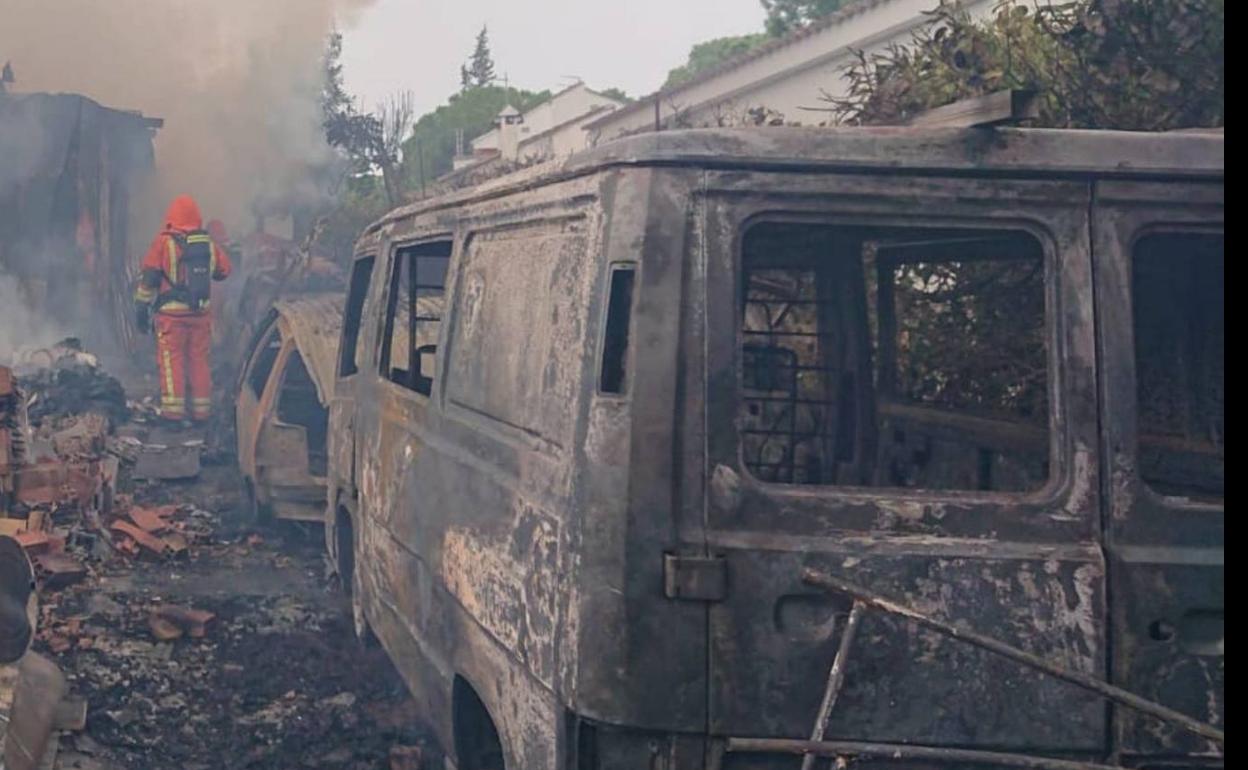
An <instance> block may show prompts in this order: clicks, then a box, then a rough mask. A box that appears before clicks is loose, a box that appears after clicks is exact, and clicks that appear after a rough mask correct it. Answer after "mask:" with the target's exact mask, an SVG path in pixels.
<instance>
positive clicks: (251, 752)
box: [0, 345, 439, 770]
mask: <svg viewBox="0 0 1248 770" xmlns="http://www.w3.org/2000/svg"><path fill="white" fill-rule="evenodd" d="M20 367H21V368H20V370H19V371H20V373H21V375H20V377H14V376H13V374H12V373H11V372H10V371H9V370H6V369H0V533H5V534H11V535H13V536H15V537H16V539H17V540H18V541H19V542H20V543H21V545H22V546H23V547H24V548H25V550H26V552H27V554H28V555H29V556H30V557H31V561H32V563H33V564H34V566H35V569H36V572H37V573H38V582H39V611H38V623H37V624H36V626H37V630H36V632H35V635H34V642H33V648H32V655H37V656H43V658H41V659H44V658H46V660H47V661H48V662H49V665H50V666H52V668H53V673H55V674H56V676H58V677H59V676H62V675H63V678H64V688H65V692H66V693H67V694H68V695H67V698H66V699H60V700H58V706H57V708H58V714H59V716H58V717H57V719H56V721H55V724H54V725H53V726H52V729H53V738H54V739H52V740H50V741H49V743H48V749H47V752H48V754H47V755H46V756H45V761H44V764H43V766H44V767H47V768H58V769H59V768H65V769H66V770H123V769H124V770H156V769H157V768H159V769H160V770H166V769H167V768H173V767H176V768H186V769H187V770H196V769H197V768H198V769H199V770H209V769H210V768H211V769H212V770H215V769H216V768H219V767H238V768H261V769H270V770H278V769H279V768H280V769H281V770H286V768H294V767H318V768H343V769H345V770H364V768H378V767H382V768H397V770H418V769H419V768H422V767H434V766H439V765H437V761H438V758H437V757H436V756H434V754H433V750H432V749H430V748H429V741H428V737H427V735H426V734H425V733H424V732H423V730H422V727H421V726H420V724H419V722H418V719H417V717H416V715H415V712H414V704H413V702H412V701H411V698H410V696H409V695H408V693H407V691H406V688H405V687H404V685H403V683H402V680H401V678H400V677H399V676H398V675H397V674H396V673H395V671H394V669H393V667H392V666H391V664H390V662H389V660H388V659H387V658H386V656H385V654H384V652H383V651H381V650H380V649H378V648H370V649H365V648H363V647H362V646H361V645H360V644H359V642H358V641H357V640H356V639H355V637H354V633H353V631H352V620H351V612H350V607H349V605H348V604H347V603H346V601H345V597H344V596H343V595H342V594H341V593H340V592H337V591H335V590H334V589H333V587H332V586H331V584H330V582H329V580H328V575H327V574H326V569H325V563H324V549H323V545H321V544H319V543H317V542H314V541H313V540H312V539H310V538H308V537H307V534H306V532H303V531H302V530H298V529H297V528H296V529H295V530H294V531H293V532H291V533H287V536H283V535H282V534H281V533H272V534H270V533H266V535H265V536H261V535H260V534H258V533H256V532H255V531H254V530H253V529H251V527H252V524H251V522H246V523H243V522H241V521H239V519H240V518H241V515H242V514H241V506H240V504H239V502H240V501H239V496H238V488H239V487H238V483H239V482H238V478H237V469H236V467H235V466H234V465H233V464H232V463H231V464H223V463H212V462H209V461H208V460H205V464H204V465H203V467H202V468H201V465H200V457H201V455H203V456H205V457H208V456H209V450H208V448H207V447H205V445H204V441H203V440H202V439H198V438H192V437H190V436H189V435H186V434H184V433H181V432H178V431H176V430H174V431H172V432H170V430H171V429H168V428H166V427H161V426H157V425H154V424H153V421H152V420H150V417H151V415H152V410H151V404H150V399H145V400H138V401H131V402H129V403H127V401H126V394H125V393H124V392H121V390H120V385H117V384H116V383H117V381H116V380H114V379H113V378H111V377H109V376H108V375H107V374H106V373H104V372H103V371H102V370H101V369H100V367H99V364H98V362H96V361H95V360H94V358H93V357H91V356H90V354H88V353H85V352H83V351H82V350H81V349H80V348H77V347H75V346H73V345H67V346H62V347H61V348H60V349H58V350H56V351H45V352H44V353H43V354H41V356H34V357H31V356H28V357H26V358H25V359H23V360H22V361H21V363H20ZM301 532H302V534H300V533H301ZM296 535H298V536H297V537H296ZM292 538H293V539H292ZM53 664H54V665H53ZM56 669H59V670H56ZM0 673H3V671H0ZM13 689H14V688H13V687H12V686H10V687H8V689H7V691H8V692H12V691H13ZM4 692H6V688H5V686H4V684H3V682H0V697H2V696H3V694H4ZM58 698H60V696H59V695H58ZM44 729H45V734H46V729H47V726H46V725H45V727H44ZM58 736H59V737H58Z"/></svg>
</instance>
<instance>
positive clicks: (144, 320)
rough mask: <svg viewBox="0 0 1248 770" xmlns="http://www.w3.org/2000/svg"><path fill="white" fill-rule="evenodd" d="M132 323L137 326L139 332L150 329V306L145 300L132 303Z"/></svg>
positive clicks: (147, 331)
mask: <svg viewBox="0 0 1248 770" xmlns="http://www.w3.org/2000/svg"><path fill="white" fill-rule="evenodd" d="M134 325H135V326H137V327H138V329H139V333H140V334H147V333H149V332H151V330H152V306H151V305H149V304H148V303H146V302H136V303H134Z"/></svg>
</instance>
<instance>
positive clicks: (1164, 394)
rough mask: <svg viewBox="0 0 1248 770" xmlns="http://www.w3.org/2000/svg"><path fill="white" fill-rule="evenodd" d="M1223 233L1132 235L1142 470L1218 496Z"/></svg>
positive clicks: (1157, 482)
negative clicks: (1136, 237)
mask: <svg viewBox="0 0 1248 770" xmlns="http://www.w3.org/2000/svg"><path fill="white" fill-rule="evenodd" d="M1223 248H1224V235H1223V234H1222V233H1156V234H1152V235H1147V236H1145V237H1143V238H1141V239H1140V240H1139V241H1137V242H1136V245H1135V248H1134V250H1133V254H1132V277H1131V297H1132V312H1133V314H1134V327H1135V377H1136V402H1137V404H1138V426H1139V430H1138V437H1139V452H1138V457H1139V460H1138V462H1139V472H1140V476H1141V478H1142V479H1143V480H1144V482H1145V483H1147V484H1148V485H1149V486H1150V487H1152V488H1153V490H1154V491H1156V492H1158V493H1160V494H1163V495H1173V496H1180V497H1188V498H1192V499H1194V500H1200V501H1204V502H1221V501H1222V499H1223V494H1224V492H1223V490H1224V489H1225V480H1224V473H1225V470H1226V440H1225V438H1226V434H1225V430H1226V422H1225V421H1226V388H1225V383H1226V367H1225V360H1226V358H1225V352H1226V304H1225V295H1224V289H1225V286H1226V284H1225V282H1224V281H1225V267H1226V261H1225V255H1224V251H1223Z"/></svg>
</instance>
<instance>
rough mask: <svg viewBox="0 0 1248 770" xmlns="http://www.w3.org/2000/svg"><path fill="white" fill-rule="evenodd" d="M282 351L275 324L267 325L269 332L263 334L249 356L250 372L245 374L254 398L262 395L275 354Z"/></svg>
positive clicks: (279, 335) (280, 338)
mask: <svg viewBox="0 0 1248 770" xmlns="http://www.w3.org/2000/svg"><path fill="white" fill-rule="evenodd" d="M281 350H282V337H281V334H280V333H279V332H278V330H277V324H276V323H270V324H269V330H268V331H267V332H265V333H264V336H263V337H261V339H260V344H259V345H257V346H256V347H255V348H254V349H253V351H252V354H251V371H250V372H248V374H247V384H248V386H250V387H251V392H252V393H254V394H255V396H256V398H260V397H261V396H262V395H264V386H265V383H267V382H268V381H269V375H270V374H271V373H272V372H273V364H275V363H276V362H277V354H278V353H279V352H281Z"/></svg>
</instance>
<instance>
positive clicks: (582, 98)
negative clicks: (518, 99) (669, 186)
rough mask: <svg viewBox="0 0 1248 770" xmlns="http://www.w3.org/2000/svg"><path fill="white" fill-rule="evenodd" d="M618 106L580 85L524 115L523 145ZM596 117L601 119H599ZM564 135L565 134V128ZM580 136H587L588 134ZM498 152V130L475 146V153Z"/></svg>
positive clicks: (558, 94) (579, 147)
mask: <svg viewBox="0 0 1248 770" xmlns="http://www.w3.org/2000/svg"><path fill="white" fill-rule="evenodd" d="M618 106H620V103H619V102H617V101H615V100H614V99H610V98H608V97H606V96H602V95H601V94H597V93H594V92H593V91H591V90H589V88H587V87H586V86H585V84H584V83H578V84H576V85H574V86H571V87H569V88H567V89H565V90H563V91H561V92H559V93H557V94H555V95H554V96H552V97H551V98H550V99H548V100H546V101H544V102H542V103H541V104H539V105H537V106H536V107H534V108H533V109H531V110H529V111H528V112H526V113H524V122H523V123H521V124H520V126H519V128H520V142H521V144H523V143H524V141H525V139H527V138H529V137H536V136H537V135H538V134H542V133H545V132H547V131H550V130H551V129H552V128H555V127H556V126H561V124H565V123H568V122H569V121H571V120H573V119H575V118H579V117H582V116H585V115H588V114H589V113H591V112H593V111H594V110H595V109H596V108H599V107H618ZM595 117H598V116H597V115H595ZM560 133H563V129H562V128H561V129H560ZM580 133H581V134H583V133H584V132H583V131H582V132H580ZM564 143H565V142H563V141H559V142H556V144H564ZM584 146H585V142H584V140H580V144H579V146H577V147H576V148H575V149H576V150H579V149H583V148H584ZM498 148H499V147H498V129H497V128H495V129H493V130H491V131H488V132H486V133H484V134H482V135H481V136H479V137H477V138H475V139H473V140H472V142H471V149H472V150H473V151H476V150H497V149H498ZM573 151H575V150H573Z"/></svg>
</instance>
